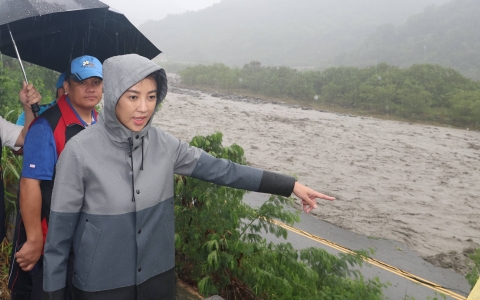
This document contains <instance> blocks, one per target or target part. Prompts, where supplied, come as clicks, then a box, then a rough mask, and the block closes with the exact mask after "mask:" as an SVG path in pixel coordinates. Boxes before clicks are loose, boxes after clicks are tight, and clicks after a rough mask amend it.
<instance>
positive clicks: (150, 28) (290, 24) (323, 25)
mask: <svg viewBox="0 0 480 300" xmlns="http://www.w3.org/2000/svg"><path fill="white" fill-rule="evenodd" d="M445 1H446V0H389V1H385V0H297V1H291V0H223V1H222V2H220V3H218V4H215V5H213V6H211V7H208V8H206V9H203V10H201V11H197V12H186V13H183V14H180V15H169V16H167V17H166V18H165V19H162V20H160V21H149V22H147V23H145V24H143V25H141V26H140V30H141V31H142V32H143V33H144V34H145V35H146V36H147V37H148V38H149V39H150V40H151V41H152V42H154V43H155V44H156V45H158V47H159V48H160V49H161V50H162V51H163V52H164V53H165V54H164V55H165V56H166V57H167V58H168V60H169V61H182V62H195V63H212V62H222V63H226V64H229V65H243V64H245V63H248V62H250V61H254V60H256V61H260V62H261V63H262V64H264V65H286V66H308V67H313V66H320V67H322V66H323V67H325V66H330V65H332V60H333V59H334V58H335V57H336V56H338V54H340V53H343V52H347V51H351V50H353V49H355V48H357V47H358V46H359V45H361V44H362V42H363V41H364V39H365V38H367V37H368V36H369V35H371V34H372V33H374V32H375V30H376V28H377V27H378V26H379V25H381V24H385V23H390V24H393V25H399V24H403V23H404V22H405V21H406V20H407V18H408V17H409V16H411V15H412V14H415V13H418V12H421V11H422V10H423V9H424V8H425V7H426V6H428V5H430V4H432V3H436V4H439V3H444V2H445Z"/></svg>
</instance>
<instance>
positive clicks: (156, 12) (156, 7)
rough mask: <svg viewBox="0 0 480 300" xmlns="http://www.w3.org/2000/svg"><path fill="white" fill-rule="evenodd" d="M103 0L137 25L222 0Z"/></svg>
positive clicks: (201, 7)
mask: <svg viewBox="0 0 480 300" xmlns="http://www.w3.org/2000/svg"><path fill="white" fill-rule="evenodd" d="M102 2H104V3H106V4H107V5H109V6H111V7H113V8H115V9H117V10H119V11H120V12H122V13H124V14H125V15H126V16H127V18H128V19H129V20H130V21H131V22H132V23H133V24H134V25H135V26H138V25H140V24H142V23H144V22H145V21H148V20H160V19H163V18H164V17H166V16H167V14H178V13H182V12H185V11H187V10H199V9H203V8H205V7H208V6H211V5H213V4H214V3H218V2H220V0H175V1H171V0H102Z"/></svg>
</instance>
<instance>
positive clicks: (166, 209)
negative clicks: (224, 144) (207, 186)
mask: <svg viewBox="0 0 480 300" xmlns="http://www.w3.org/2000/svg"><path fill="white" fill-rule="evenodd" d="M103 71H104V91H105V96H104V100H105V107H104V109H103V111H102V112H101V114H100V117H99V120H98V124H96V125H95V126H92V127H90V128H88V129H87V130H84V131H82V132H81V133H79V134H77V135H76V136H75V137H74V138H72V139H71V140H70V141H69V142H68V143H67V145H66V147H65V149H64V150H63V153H62V155H61V156H60V159H59V161H58V164H57V167H56V172H57V174H56V179H55V185H54V189H53V196H52V204H51V213H50V222H49V229H48V234H47V242H46V245H45V252H44V291H45V294H44V299H45V298H47V299H63V298H64V290H65V283H66V276H67V258H68V253H69V250H70V247H71V246H72V243H73V248H74V252H75V269H74V278H73V285H74V296H75V299H116V300H121V299H125V300H127V299H128V300H132V299H139V300H140V299H175V273H174V262H175V257H174V255H175V244H174V211H173V198H174V174H180V175H186V176H191V177H194V178H198V179H201V180H205V181H208V182H213V183H216V184H220V185H225V186H229V187H233V188H239V189H245V190H250V191H256V192H263V193H270V194H277V195H282V196H286V197H288V196H290V195H291V193H292V192H294V193H295V195H297V197H299V198H301V199H302V203H303V205H304V210H305V212H309V211H310V210H311V209H313V208H315V207H316V204H315V203H316V202H315V198H323V199H327V200H333V199H334V198H332V197H328V196H326V195H323V194H320V193H318V192H316V191H314V190H312V189H309V188H307V187H305V186H304V185H302V184H300V183H298V182H295V179H294V178H293V177H290V176H285V175H281V174H277V173H272V172H268V171H264V170H260V169H255V168H251V167H248V166H242V165H238V164H235V163H233V162H231V161H229V160H225V159H217V158H214V157H213V156H211V155H209V154H207V153H206V152H204V151H203V150H201V149H198V148H195V147H190V146H189V145H188V143H185V142H182V141H180V140H178V139H177V138H175V137H173V136H171V135H170V134H168V133H166V132H163V131H162V130H161V129H159V128H156V127H152V126H151V121H152V120H151V119H152V116H153V113H154V112H155V108H156V107H157V105H158V104H159V103H160V102H161V101H162V100H163V99H164V98H165V95H166V93H167V78H166V74H165V71H164V70H163V69H162V68H161V67H159V66H158V65H156V64H155V63H153V62H151V61H150V60H148V59H147V58H144V57H141V56H138V55H136V54H129V55H123V56H116V57H112V58H109V59H107V60H106V61H105V63H104V65H103Z"/></svg>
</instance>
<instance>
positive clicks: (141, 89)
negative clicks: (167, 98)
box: [115, 77, 157, 132]
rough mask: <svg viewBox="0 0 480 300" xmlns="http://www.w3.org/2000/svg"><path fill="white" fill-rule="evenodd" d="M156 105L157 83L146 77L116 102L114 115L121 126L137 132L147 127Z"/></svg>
mask: <svg viewBox="0 0 480 300" xmlns="http://www.w3.org/2000/svg"><path fill="white" fill-rule="evenodd" d="M156 104H157V82H156V81H155V80H154V79H153V78H152V77H147V78H145V79H143V80H142V81H140V82H139V83H137V84H135V85H134V86H132V87H131V88H129V89H128V90H127V91H125V93H123V95H122V96H121V97H120V99H119V100H118V102H117V106H116V108H115V114H116V115H117V119H118V120H119V121H120V123H122V124H123V126H125V127H127V128H128V129H130V130H131V131H133V132H138V131H140V130H142V129H143V127H145V125H147V123H148V121H149V120H150V118H151V117H152V115H153V112H154V111H155V106H156Z"/></svg>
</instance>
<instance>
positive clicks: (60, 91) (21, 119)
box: [16, 72, 65, 126]
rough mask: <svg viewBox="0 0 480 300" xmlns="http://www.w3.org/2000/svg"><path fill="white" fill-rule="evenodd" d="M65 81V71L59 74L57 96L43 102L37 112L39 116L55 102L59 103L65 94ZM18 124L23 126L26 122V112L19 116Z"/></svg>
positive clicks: (56, 86)
mask: <svg viewBox="0 0 480 300" xmlns="http://www.w3.org/2000/svg"><path fill="white" fill-rule="evenodd" d="M64 81H65V72H63V73H62V74H60V76H58V80H57V84H56V85H55V88H56V97H55V99H54V100H53V101H52V102H50V103H48V104H42V105H40V111H39V112H38V113H37V116H38V115H41V114H42V113H43V112H44V111H46V110H47V109H48V108H49V107H52V106H54V105H55V104H57V100H58V99H59V98H60V97H61V96H63V95H64V94H65V89H64V88H63V82H64ZM16 124H17V125H20V126H23V125H24V124H25V112H22V113H21V114H20V116H18V119H17V123H16Z"/></svg>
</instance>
